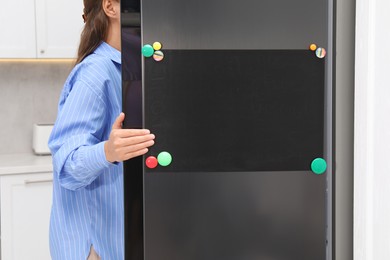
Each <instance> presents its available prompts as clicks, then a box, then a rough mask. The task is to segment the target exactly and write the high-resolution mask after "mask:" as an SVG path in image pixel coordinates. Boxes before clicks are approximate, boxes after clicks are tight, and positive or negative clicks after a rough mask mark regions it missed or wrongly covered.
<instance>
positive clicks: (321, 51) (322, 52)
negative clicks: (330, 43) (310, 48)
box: [316, 48, 326, 59]
mask: <svg viewBox="0 0 390 260" xmlns="http://www.w3.org/2000/svg"><path fill="white" fill-rule="evenodd" d="M316 56H317V57H318V58H320V59H322V58H324V57H325V56H326V50H325V48H318V49H317V50H316Z"/></svg>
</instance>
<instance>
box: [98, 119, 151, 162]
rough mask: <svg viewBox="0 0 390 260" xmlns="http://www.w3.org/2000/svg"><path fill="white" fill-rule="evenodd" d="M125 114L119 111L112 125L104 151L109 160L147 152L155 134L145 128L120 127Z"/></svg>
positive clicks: (115, 160)
mask: <svg viewBox="0 0 390 260" xmlns="http://www.w3.org/2000/svg"><path fill="white" fill-rule="evenodd" d="M124 119H125V114H124V113H120V115H119V116H118V117H117V118H116V120H115V122H114V124H113V125H112V129H111V133H110V137H109V139H108V140H107V141H106V143H105V144H104V152H105V154H106V159H107V161H109V162H122V161H125V160H128V159H131V158H134V157H137V156H140V155H143V154H145V153H147V152H148V147H150V146H152V145H153V144H154V138H155V136H154V135H153V134H151V133H150V131H149V130H147V129H122V122H123V120H124Z"/></svg>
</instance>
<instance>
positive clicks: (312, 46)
mask: <svg viewBox="0 0 390 260" xmlns="http://www.w3.org/2000/svg"><path fill="white" fill-rule="evenodd" d="M309 48H310V50H311V51H315V50H317V45H316V44H314V43H312V44H310V47H309Z"/></svg>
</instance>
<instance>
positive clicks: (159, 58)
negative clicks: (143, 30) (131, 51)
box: [153, 51, 164, 61]
mask: <svg viewBox="0 0 390 260" xmlns="http://www.w3.org/2000/svg"><path fill="white" fill-rule="evenodd" d="M153 59H154V60H155V61H162V60H163V59H164V53H163V52H162V51H155V52H154V54H153Z"/></svg>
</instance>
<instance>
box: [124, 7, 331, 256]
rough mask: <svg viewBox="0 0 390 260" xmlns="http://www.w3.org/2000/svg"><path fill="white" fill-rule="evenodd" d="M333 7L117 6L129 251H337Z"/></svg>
mask: <svg viewBox="0 0 390 260" xmlns="http://www.w3.org/2000/svg"><path fill="white" fill-rule="evenodd" d="M137 3H138V4H137ZM129 6H131V7H129ZM124 7H125V8H124ZM332 12H333V8H332V2H331V1H325V0H296V1H288V0H262V1H257V0H242V1H233V0H212V1H210V0H207V1H206V0H189V1H184V2H183V1H180V0H165V1H163V2H161V1H157V0H143V1H141V3H140V2H139V1H138V2H137V1H130V0H122V15H123V17H122V56H123V90H124V92H123V93H124V96H123V109H124V111H125V113H126V114H127V116H126V121H125V127H127V128H134V127H135V128H139V127H144V128H147V129H150V130H151V132H152V133H154V134H155V135H156V140H155V141H156V144H155V145H154V146H153V147H152V148H151V149H150V150H149V152H148V154H147V155H145V156H144V157H143V158H136V159H133V160H129V161H127V162H125V174H124V176H125V180H124V181H125V221H126V230H125V235H126V239H125V241H126V242H125V247H126V259H137V260H138V259H140V260H141V259H142V260H159V259H162V260H163V259H169V260H179V259H180V260H183V259H185V260H199V259H201V260H216V259H224V260H259V259H260V260H262V259H264V260H268V259H271V260H295V259H296V260H312V259H316V260H320V259H324V260H325V259H331V257H332V254H331V252H332V248H331V245H332V233H331V229H332V222H331V220H332V218H331V216H332V203H331V201H332V197H331V195H332V63H333V61H332V55H333V54H332V53H333V50H332V21H333V18H332V17H333V16H332ZM158 43H160V44H161V46H160V44H158ZM141 47H143V48H141ZM141 53H142V54H143V56H141ZM137 55H138V56H137ZM132 63H133V64H132Z"/></svg>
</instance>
